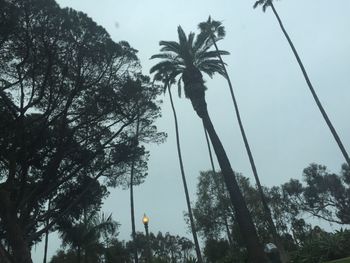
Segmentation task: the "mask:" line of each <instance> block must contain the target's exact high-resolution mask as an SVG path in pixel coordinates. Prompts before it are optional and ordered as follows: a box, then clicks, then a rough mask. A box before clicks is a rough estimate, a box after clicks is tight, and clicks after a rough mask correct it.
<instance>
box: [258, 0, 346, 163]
mask: <svg viewBox="0 0 350 263" xmlns="http://www.w3.org/2000/svg"><path fill="white" fill-rule="evenodd" d="M259 5H261V6H262V9H263V11H264V12H265V11H266V9H267V8H268V7H271V9H272V11H273V13H274V15H275V17H276V19H277V21H278V24H279V25H280V27H281V30H282V32H283V34H284V36H285V37H286V39H287V41H288V43H289V46H290V48H291V49H292V51H293V54H294V56H295V58H296V60H297V62H298V64H299V67H300V69H301V71H302V73H303V76H304V79H305V81H306V83H307V85H308V87H309V89H310V92H311V94H312V96H313V98H314V100H315V102H316V104H317V106H318V109H319V110H320V112H321V114H322V116H323V118H324V120H325V121H326V123H327V125H328V128H329V129H330V131H331V133H332V135H333V137H334V139H335V141H336V142H337V144H338V147H339V148H340V151H341V152H342V154H343V156H344V158H345V160H346V162H347V163H348V165H350V158H349V155H348V153H347V151H346V149H345V147H344V145H343V143H342V141H341V140H340V137H339V136H338V133H337V132H336V130H335V128H334V127H333V124H332V122H331V121H330V119H329V117H328V115H327V113H326V111H325V110H324V108H323V106H322V104H321V102H320V100H319V98H318V96H317V94H316V92H315V90H314V87H313V86H312V84H311V81H310V79H309V76H308V75H307V72H306V70H305V67H304V65H303V63H302V61H301V59H300V57H299V54H298V52H297V50H296V49H295V47H294V44H293V42H292V40H291V39H290V37H289V35H288V33H287V31H286V29H285V28H284V25H283V23H282V20H281V18H280V17H279V15H278V13H277V11H276V9H275V6H274V5H273V0H258V1H256V2H255V4H254V8H256V7H258V6H259Z"/></svg>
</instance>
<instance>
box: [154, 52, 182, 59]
mask: <svg viewBox="0 0 350 263" xmlns="http://www.w3.org/2000/svg"><path fill="white" fill-rule="evenodd" d="M155 58H160V59H168V60H176V59H177V58H178V56H176V55H174V54H173V53H170V52H167V53H159V54H155V55H153V56H151V58H150V59H155Z"/></svg>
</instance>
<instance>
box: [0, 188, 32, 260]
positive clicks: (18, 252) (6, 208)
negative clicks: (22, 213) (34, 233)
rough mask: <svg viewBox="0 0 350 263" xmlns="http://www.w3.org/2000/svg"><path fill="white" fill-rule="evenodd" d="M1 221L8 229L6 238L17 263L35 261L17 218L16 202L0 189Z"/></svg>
mask: <svg viewBox="0 0 350 263" xmlns="http://www.w3.org/2000/svg"><path fill="white" fill-rule="evenodd" d="M0 216H1V223H2V224H3V226H4V228H5V229H6V238H7V242H8V244H9V246H10V247H11V251H12V254H13V257H12V258H13V261H14V262H16V263H33V262H32V258H31V253H30V246H29V244H28V242H27V240H26V239H25V234H24V231H23V229H22V227H21V225H20V222H19V220H18V218H17V212H16V210H15V204H14V203H13V202H12V201H11V200H10V193H9V192H8V191H6V190H2V189H0Z"/></svg>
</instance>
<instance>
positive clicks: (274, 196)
mask: <svg viewBox="0 0 350 263" xmlns="http://www.w3.org/2000/svg"><path fill="white" fill-rule="evenodd" d="M236 177H237V180H238V183H239V185H240V189H241V190H242V193H243V195H244V198H245V200H246V202H247V206H248V208H249V210H250V211H251V215H252V218H253V221H254V225H255V226H256V228H257V232H258V235H259V239H260V241H261V243H263V244H268V243H273V236H272V233H271V231H270V230H269V225H268V223H267V221H266V217H265V216H266V215H265V213H264V208H263V206H262V203H261V202H260V201H259V198H260V197H259V192H258V189H257V188H256V187H254V186H253V185H252V184H251V183H250V180H249V179H248V178H246V177H244V176H242V175H241V174H236ZM218 185H219V186H221V187H219V188H218V187H217V186H218ZM263 189H264V194H265V196H266V199H267V202H268V205H269V207H270V209H271V214H272V217H273V220H274V223H275V225H276V229H277V232H278V235H279V236H280V238H281V240H282V243H283V246H284V248H285V249H286V251H287V252H288V256H289V260H290V261H291V262H325V261H327V260H333V259H338V258H342V257H345V256H349V255H350V252H349V251H350V246H349V244H350V243H349V238H350V231H349V230H340V231H337V232H335V233H328V232H327V231H326V230H324V229H322V228H320V227H319V226H318V225H317V224H315V223H314V222H317V221H316V220H311V219H310V218H313V219H320V220H321V221H322V222H324V223H337V224H339V225H342V226H343V227H344V228H346V227H347V226H348V225H349V223H350V222H349V218H350V207H349V203H350V169H349V167H348V166H347V165H346V164H344V165H343V166H342V167H341V171H340V174H334V173H331V172H330V171H328V170H327V168H326V167H325V166H323V165H318V164H311V165H310V166H308V167H307V168H305V169H304V171H303V181H302V182H300V181H299V180H296V179H291V180H290V181H288V182H286V183H284V184H282V185H280V186H273V187H263ZM193 214H194V217H195V220H196V225H197V231H198V233H199V235H200V236H201V237H202V238H203V240H204V241H205V247H204V255H205V257H206V259H207V260H208V262H245V258H246V256H247V255H246V250H245V249H244V242H242V237H241V234H240V232H239V228H238V226H237V222H236V218H235V217H236V215H235V212H234V208H233V207H232V204H231V203H230V200H229V197H228V195H227V193H226V191H225V189H224V184H223V180H222V177H221V176H220V174H216V175H213V172H212V171H206V172H201V174H200V177H199V182H198V185H197V200H196V203H195V205H194V207H193Z"/></svg>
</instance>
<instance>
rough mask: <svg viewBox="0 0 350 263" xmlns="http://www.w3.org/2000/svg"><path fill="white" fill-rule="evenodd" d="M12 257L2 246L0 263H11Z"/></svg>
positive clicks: (0, 246)
mask: <svg viewBox="0 0 350 263" xmlns="http://www.w3.org/2000/svg"><path fill="white" fill-rule="evenodd" d="M11 258H12V257H11V255H10V254H9V253H8V251H6V249H5V248H4V247H3V245H2V244H0V263H11V261H12V262H13V260H11Z"/></svg>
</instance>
